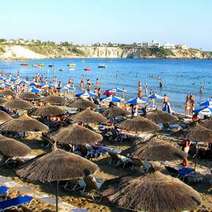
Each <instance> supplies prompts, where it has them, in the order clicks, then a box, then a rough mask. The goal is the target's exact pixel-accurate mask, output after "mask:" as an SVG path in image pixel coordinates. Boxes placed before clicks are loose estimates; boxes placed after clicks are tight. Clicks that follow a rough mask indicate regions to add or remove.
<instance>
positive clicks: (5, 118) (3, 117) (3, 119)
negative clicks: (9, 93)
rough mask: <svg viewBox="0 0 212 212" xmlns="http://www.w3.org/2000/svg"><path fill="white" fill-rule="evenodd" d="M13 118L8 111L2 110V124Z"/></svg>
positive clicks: (0, 111)
mask: <svg viewBox="0 0 212 212" xmlns="http://www.w3.org/2000/svg"><path fill="white" fill-rule="evenodd" d="M11 119H13V118H12V117H11V116H10V115H9V114H8V113H6V112H4V111H2V110H0V124H2V123H4V122H6V121H9V120H11Z"/></svg>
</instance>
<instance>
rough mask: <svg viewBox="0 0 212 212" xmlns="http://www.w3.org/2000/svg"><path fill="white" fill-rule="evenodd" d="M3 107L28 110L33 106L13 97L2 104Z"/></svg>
mask: <svg viewBox="0 0 212 212" xmlns="http://www.w3.org/2000/svg"><path fill="white" fill-rule="evenodd" d="M4 107H6V108H9V109H12V110H13V109H16V110H29V109H31V108H33V105H32V104H31V103H29V102H27V101H25V100H22V99H13V100H10V101H8V102H6V103H5V104H4Z"/></svg>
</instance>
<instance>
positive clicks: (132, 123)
mask: <svg viewBox="0 0 212 212" xmlns="http://www.w3.org/2000/svg"><path fill="white" fill-rule="evenodd" d="M119 127H120V128H121V129H124V130H127V131H135V132H153V131H158V130H160V127H159V126H158V125H156V124H155V123H154V122H152V121H150V120H149V119H146V118H143V117H136V118H133V119H128V120H125V121H123V122H122V123H120V124H119Z"/></svg>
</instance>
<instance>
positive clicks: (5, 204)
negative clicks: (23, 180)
mask: <svg viewBox="0 0 212 212" xmlns="http://www.w3.org/2000/svg"><path fill="white" fill-rule="evenodd" d="M31 200H32V197H31V196H27V195H26V196H18V197H15V198H13V199H8V200H4V201H2V202H0V211H1V212H3V211H5V210H8V209H11V208H14V207H18V206H21V205H25V204H28V203H30V202H31Z"/></svg>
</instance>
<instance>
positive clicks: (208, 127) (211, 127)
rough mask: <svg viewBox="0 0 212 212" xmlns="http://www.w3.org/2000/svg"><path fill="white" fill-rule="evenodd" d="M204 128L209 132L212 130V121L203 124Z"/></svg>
mask: <svg viewBox="0 0 212 212" xmlns="http://www.w3.org/2000/svg"><path fill="white" fill-rule="evenodd" d="M201 125H202V126H203V127H206V128H207V129H209V130H212V119H208V120H205V121H203V122H202V123H201Z"/></svg>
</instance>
